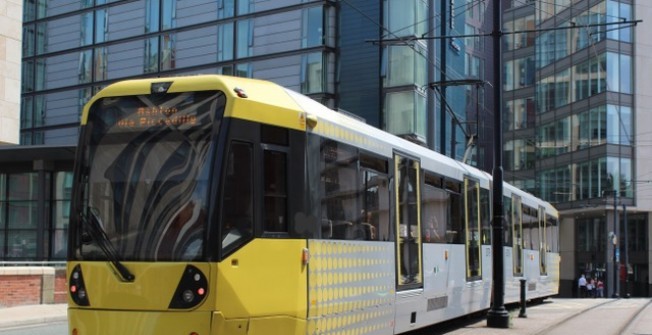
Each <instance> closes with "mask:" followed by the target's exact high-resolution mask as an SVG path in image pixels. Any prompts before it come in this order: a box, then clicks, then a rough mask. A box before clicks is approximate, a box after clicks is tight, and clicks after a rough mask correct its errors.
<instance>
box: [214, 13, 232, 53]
mask: <svg viewBox="0 0 652 335" xmlns="http://www.w3.org/2000/svg"><path fill="white" fill-rule="evenodd" d="M232 59H233V23H232V22H229V23H225V24H220V25H218V26H217V61H218V62H223V61H229V60H232Z"/></svg>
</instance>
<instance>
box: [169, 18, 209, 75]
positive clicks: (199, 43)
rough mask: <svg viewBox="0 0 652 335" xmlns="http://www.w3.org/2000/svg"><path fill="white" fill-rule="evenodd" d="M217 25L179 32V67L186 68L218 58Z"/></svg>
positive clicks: (177, 46)
mask: <svg viewBox="0 0 652 335" xmlns="http://www.w3.org/2000/svg"><path fill="white" fill-rule="evenodd" d="M216 34H217V27H215V26H211V27H206V28H201V29H195V30H190V31H183V32H179V33H178V34H177V45H176V62H177V67H179V68H184V67H189V66H194V65H200V64H208V63H214V62H215V61H216V60H217V39H216V38H215V36H216Z"/></svg>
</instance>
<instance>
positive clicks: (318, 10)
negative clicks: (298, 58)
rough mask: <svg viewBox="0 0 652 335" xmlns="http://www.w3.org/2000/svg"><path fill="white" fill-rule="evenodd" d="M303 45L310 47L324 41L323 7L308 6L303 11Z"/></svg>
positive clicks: (303, 46)
mask: <svg viewBox="0 0 652 335" xmlns="http://www.w3.org/2000/svg"><path fill="white" fill-rule="evenodd" d="M301 17H302V19H301V20H302V28H301V47H302V48H309V47H314V46H318V45H322V44H323V43H324V13H323V7H313V8H306V9H304V10H303V11H302V12H301Z"/></svg>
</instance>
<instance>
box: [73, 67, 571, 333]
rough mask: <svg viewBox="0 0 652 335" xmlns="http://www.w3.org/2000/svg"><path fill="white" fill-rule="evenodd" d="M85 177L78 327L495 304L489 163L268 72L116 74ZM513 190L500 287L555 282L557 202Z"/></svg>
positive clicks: (280, 326) (86, 123)
mask: <svg viewBox="0 0 652 335" xmlns="http://www.w3.org/2000/svg"><path fill="white" fill-rule="evenodd" d="M74 174H75V178H74V183H75V186H74V194H73V200H72V209H71V220H70V221H71V222H70V225H71V226H70V240H69V252H68V276H69V298H70V299H69V311H68V315H69V330H70V332H71V334H74V335H86V334H92V335H102V334H121V335H128V334H138V335H141V334H183V335H186V334H194V335H208V334H214V335H217V334H219V335H222V334H264V335H269V334H284V335H285V334H351V335H362V334H398V333H403V332H407V331H410V330H413V329H417V328H420V327H424V326H428V325H432V324H435V323H438V322H442V321H444V320H448V319H451V318H456V317H459V316H462V315H465V314H469V313H473V312H477V311H481V310H486V309H488V308H489V305H490V302H491V284H492V283H491V278H492V269H491V230H490V221H491V217H492V216H491V213H490V211H491V209H490V208H491V206H490V203H491V199H490V189H491V176H490V175H488V174H487V173H485V172H481V171H479V170H477V169H475V168H473V167H470V166H467V165H464V164H462V163H460V162H458V161H454V160H452V159H450V158H448V157H445V156H442V155H440V154H438V153H435V152H433V151H430V150H428V149H426V148H424V147H421V146H418V145H416V144H414V143H411V142H408V141H405V140H403V139H400V138H398V137H396V136H393V135H391V134H388V133H385V132H383V131H381V130H379V129H377V128H374V127H371V126H369V125H366V124H364V123H363V122H360V121H358V120H355V119H352V118H350V117H347V116H345V115H343V114H341V113H337V112H334V111H332V110H329V109H327V108H326V107H324V106H323V105H321V104H319V103H317V102H315V101H314V100H311V99H309V98H307V97H305V96H302V95H300V94H298V93H295V92H292V91H290V90H287V89H285V88H283V87H281V86H278V85H276V84H273V83H270V82H265V81H259V80H253V79H245V78H235V77H228V76H218V75H206V76H192V77H178V78H155V79H144V80H130V81H124V82H120V83H116V84H113V85H110V86H108V87H106V88H105V89H103V90H102V91H100V92H99V93H98V94H97V95H96V96H95V97H93V98H92V99H91V101H90V102H89V103H88V104H87V106H86V107H85V108H84V113H83V118H82V132H81V135H80V141H79V146H78V153H77V160H76V166H75V173H74ZM504 197H505V205H506V206H505V217H506V221H507V226H506V227H505V239H504V240H505V246H504V248H505V249H504V250H505V252H504V257H505V259H504V264H505V265H506V266H505V270H504V271H505V282H506V287H505V301H506V302H515V301H518V297H519V280H520V279H523V278H524V279H526V280H527V284H528V285H527V288H528V291H527V296H528V299H541V298H545V297H548V296H551V295H555V294H557V292H558V284H559V251H558V250H559V249H558V239H559V236H558V232H559V230H558V218H557V211H556V210H555V209H554V208H553V207H552V206H551V205H550V204H549V203H547V202H544V201H542V200H540V199H537V198H536V197H534V196H532V195H530V194H527V193H525V192H523V191H520V190H518V189H516V188H514V187H511V186H510V185H507V184H505V187H504Z"/></svg>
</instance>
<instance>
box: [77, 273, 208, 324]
mask: <svg viewBox="0 0 652 335" xmlns="http://www.w3.org/2000/svg"><path fill="white" fill-rule="evenodd" d="M188 264H191V265H192V266H194V267H196V268H198V269H199V270H200V271H201V272H203V274H204V275H206V276H207V277H208V278H210V276H211V266H210V264H209V263H182V262H178V263H171V262H158V263H157V262H125V263H124V265H125V266H126V267H127V268H129V270H130V271H131V272H132V273H133V274H134V276H135V279H134V281H133V282H124V281H121V280H120V279H119V277H118V276H117V275H116V273H115V272H114V269H113V268H112V266H111V265H110V263H109V262H83V261H82V262H69V263H68V276H69V280H70V276H71V274H72V273H73V272H74V269H75V268H76V267H78V269H81V270H80V273H81V276H82V277H83V281H84V289H85V291H86V295H87V297H88V301H89V306H79V305H77V304H76V303H75V302H74V301H73V300H72V298H71V294H70V293H71V292H69V295H68V305H69V309H68V323H69V328H70V330H71V331H72V330H74V329H76V330H77V333H76V334H78V335H84V334H90V335H105V334H106V335H109V334H121V335H128V334H134V335H136V334H173V333H174V334H190V333H191V332H192V331H194V332H197V333H198V334H207V333H208V329H209V327H210V320H211V311H212V306H211V305H210V303H207V302H208V301H209V297H210V295H211V294H213V293H212V292H211V288H210V287H208V288H207V290H206V294H207V296H206V298H205V299H204V302H203V304H200V305H199V306H197V307H195V308H194V309H192V310H186V309H170V308H169V305H170V301H171V300H172V297H173V295H174V293H175V291H176V289H177V286H178V285H179V281H180V279H181V278H182V275H183V272H184V269H186V267H187V266H188ZM209 283H210V280H209ZM77 289H78V288H75V289H72V286H70V287H69V291H70V290H77ZM157 330H158V331H157Z"/></svg>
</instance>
